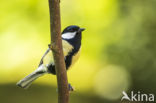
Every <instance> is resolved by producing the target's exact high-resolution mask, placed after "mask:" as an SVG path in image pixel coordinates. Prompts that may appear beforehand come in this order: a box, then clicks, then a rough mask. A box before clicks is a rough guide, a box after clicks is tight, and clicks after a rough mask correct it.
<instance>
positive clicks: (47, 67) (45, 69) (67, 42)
mask: <svg viewBox="0 0 156 103" xmlns="http://www.w3.org/2000/svg"><path fill="white" fill-rule="evenodd" d="M84 30H85V28H80V27H79V26H77V25H70V26H67V27H66V28H65V29H64V30H63V32H62V35H61V38H62V47H63V53H64V61H65V66H66V70H68V69H69V68H71V67H72V65H73V64H75V62H76V61H77V60H78V58H79V56H80V51H81V40H82V31H84ZM45 74H53V75H56V71H55V63H54V59H53V55H52V50H51V49H50V48H48V49H47V51H46V52H45V53H44V55H43V56H42V58H41V60H40V63H39V66H38V68H37V69H36V70H35V71H33V72H32V73H30V74H29V75H28V76H26V77H25V78H23V79H22V80H20V81H19V82H17V84H16V85H17V86H19V87H21V88H24V89H27V88H29V87H30V85H31V84H32V82H33V81H34V80H36V79H37V78H39V77H41V76H43V75H45ZM69 86H70V85H69Z"/></svg>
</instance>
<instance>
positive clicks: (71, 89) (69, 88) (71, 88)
mask: <svg viewBox="0 0 156 103" xmlns="http://www.w3.org/2000/svg"><path fill="white" fill-rule="evenodd" d="M68 90H69V91H70V92H73V91H74V90H75V89H74V88H73V87H72V86H71V84H70V83H69V84H68Z"/></svg>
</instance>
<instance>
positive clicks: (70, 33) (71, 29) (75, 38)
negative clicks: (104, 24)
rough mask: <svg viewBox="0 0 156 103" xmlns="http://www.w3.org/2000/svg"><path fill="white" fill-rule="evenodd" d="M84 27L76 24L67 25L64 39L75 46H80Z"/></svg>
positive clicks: (63, 35) (63, 34) (63, 33)
mask: <svg viewBox="0 0 156 103" xmlns="http://www.w3.org/2000/svg"><path fill="white" fill-rule="evenodd" d="M84 30H85V29H84V28H80V27H79V26H76V25H71V26H68V27H66V28H65V29H64V30H63V32H62V39H64V40H66V41H68V42H69V43H70V44H71V45H73V47H74V48H79V47H80V45H81V39H82V37H81V33H82V31H84Z"/></svg>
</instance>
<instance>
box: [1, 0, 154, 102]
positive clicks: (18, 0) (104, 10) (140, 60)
mask: <svg viewBox="0 0 156 103" xmlns="http://www.w3.org/2000/svg"><path fill="white" fill-rule="evenodd" d="M155 10H156V0H96V1H95V0H94V1H91V0H61V19H62V20H61V21H62V29H63V28H65V27H66V26H68V25H79V26H81V27H84V28H86V31H85V32H83V40H82V53H81V57H80V59H79V61H78V62H77V63H76V64H75V65H74V66H73V68H72V69H70V70H69V71H68V78H69V82H70V83H71V84H72V86H74V87H75V89H76V91H75V92H72V93H71V94H70V103H120V100H121V97H122V91H126V92H128V93H129V92H131V91H135V92H137V91H140V92H141V93H147V94H148V93H153V94H156V80H155V78H156V13H155ZM49 31H50V29H49V9H48V1H47V0H46V1H45V0H9V1H7V0H1V1H0V99H1V100H0V103H57V92H56V88H57V87H56V84H57V83H56V77H55V76H54V75H45V76H43V77H41V78H39V79H38V80H36V81H35V82H34V83H33V85H32V86H31V87H30V88H29V89H28V90H23V89H21V88H18V87H17V86H16V85H15V84H16V82H17V81H18V80H20V79H22V78H23V77H25V76H26V75H28V74H29V73H31V72H32V71H33V70H35V69H36V68H37V66H38V63H39V61H40V58H41V57H42V55H43V53H44V52H45V51H46V49H47V48H48V46H47V45H48V44H49V43H50V32H49ZM137 103H138V102H137Z"/></svg>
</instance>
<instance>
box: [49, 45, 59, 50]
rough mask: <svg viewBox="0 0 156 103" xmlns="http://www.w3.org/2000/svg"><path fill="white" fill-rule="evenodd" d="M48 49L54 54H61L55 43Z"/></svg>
mask: <svg viewBox="0 0 156 103" xmlns="http://www.w3.org/2000/svg"><path fill="white" fill-rule="evenodd" d="M48 47H49V48H50V49H51V50H52V51H53V52H59V48H58V46H57V45H56V44H55V43H52V44H48Z"/></svg>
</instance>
